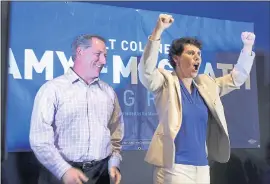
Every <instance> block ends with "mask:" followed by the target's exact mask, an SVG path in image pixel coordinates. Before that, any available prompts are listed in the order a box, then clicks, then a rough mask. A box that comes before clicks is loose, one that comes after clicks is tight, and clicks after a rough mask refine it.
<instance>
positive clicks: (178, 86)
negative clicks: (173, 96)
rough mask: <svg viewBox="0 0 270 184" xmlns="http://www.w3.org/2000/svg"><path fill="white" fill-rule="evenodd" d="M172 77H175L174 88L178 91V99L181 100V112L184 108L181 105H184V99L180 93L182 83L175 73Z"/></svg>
mask: <svg viewBox="0 0 270 184" xmlns="http://www.w3.org/2000/svg"><path fill="white" fill-rule="evenodd" d="M172 75H173V79H174V83H175V85H174V87H175V89H176V91H177V96H178V99H179V108H180V111H181V107H182V105H181V104H182V98H181V97H182V96H181V91H180V81H179V79H178V77H177V75H176V73H175V72H173V73H172Z"/></svg>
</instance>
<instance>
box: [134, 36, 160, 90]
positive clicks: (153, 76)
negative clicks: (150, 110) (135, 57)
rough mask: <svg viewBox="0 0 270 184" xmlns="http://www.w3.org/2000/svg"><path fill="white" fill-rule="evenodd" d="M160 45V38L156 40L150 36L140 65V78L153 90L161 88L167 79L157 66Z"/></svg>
mask: <svg viewBox="0 0 270 184" xmlns="http://www.w3.org/2000/svg"><path fill="white" fill-rule="evenodd" d="M159 47H160V40H157V41H154V40H151V38H150V37H148V42H147V44H146V46H145V48H144V52H143V55H142V57H141V59H140V63H139V65H138V72H139V79H140V81H141V83H142V84H143V85H144V87H145V88H147V89H148V90H149V91H151V92H155V91H157V90H159V89H160V88H161V87H162V85H163V83H164V81H165V79H164V76H163V75H162V74H161V73H160V71H159V70H158V69H157V67H156V65H157V61H158V52H159Z"/></svg>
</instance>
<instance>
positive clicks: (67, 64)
mask: <svg viewBox="0 0 270 184" xmlns="http://www.w3.org/2000/svg"><path fill="white" fill-rule="evenodd" d="M56 54H57V56H58V58H59V60H60V62H61V64H62V66H63V68H64V73H66V72H67V71H68V69H69V68H70V67H73V65H74V62H73V60H72V57H70V58H69V60H67V58H66V56H65V53H64V52H61V51H56Z"/></svg>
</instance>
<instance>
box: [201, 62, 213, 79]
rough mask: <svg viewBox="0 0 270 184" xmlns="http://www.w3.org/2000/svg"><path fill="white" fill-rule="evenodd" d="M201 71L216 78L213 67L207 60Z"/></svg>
mask: <svg viewBox="0 0 270 184" xmlns="http://www.w3.org/2000/svg"><path fill="white" fill-rule="evenodd" d="M203 73H205V74H207V75H209V76H210V77H212V78H216V76H215V72H214V70H213V67H212V65H211V63H209V62H206V64H205V68H204V72H203Z"/></svg>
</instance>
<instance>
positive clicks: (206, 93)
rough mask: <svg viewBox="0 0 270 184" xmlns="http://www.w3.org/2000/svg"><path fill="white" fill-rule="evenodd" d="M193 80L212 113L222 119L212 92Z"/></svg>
mask: <svg viewBox="0 0 270 184" xmlns="http://www.w3.org/2000/svg"><path fill="white" fill-rule="evenodd" d="M193 82H194V84H195V86H196V87H197V89H198V91H199V93H200V95H201V96H202V97H203V99H204V101H205V103H206V104H207V106H208V108H209V110H210V111H211V113H212V114H213V116H214V117H215V118H216V119H218V120H219V121H220V119H219V116H218V114H217V111H216V107H215V104H216V102H215V101H216V100H215V99H213V98H212V97H211V95H210V92H209V91H208V90H207V88H206V87H205V86H204V85H202V84H196V82H195V81H193Z"/></svg>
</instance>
